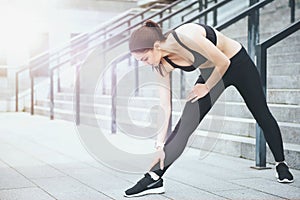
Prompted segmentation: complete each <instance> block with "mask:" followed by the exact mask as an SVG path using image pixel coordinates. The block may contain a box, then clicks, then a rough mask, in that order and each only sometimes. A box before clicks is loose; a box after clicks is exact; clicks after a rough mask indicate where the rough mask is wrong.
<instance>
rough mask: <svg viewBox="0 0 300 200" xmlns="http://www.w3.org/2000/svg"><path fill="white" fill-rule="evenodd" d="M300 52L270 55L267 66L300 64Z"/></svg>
mask: <svg viewBox="0 0 300 200" xmlns="http://www.w3.org/2000/svg"><path fill="white" fill-rule="evenodd" d="M299 52H300V51H298V52H293V53H285V54H284V53H281V54H270V55H268V57H267V64H285V63H299V62H300V56H299Z"/></svg>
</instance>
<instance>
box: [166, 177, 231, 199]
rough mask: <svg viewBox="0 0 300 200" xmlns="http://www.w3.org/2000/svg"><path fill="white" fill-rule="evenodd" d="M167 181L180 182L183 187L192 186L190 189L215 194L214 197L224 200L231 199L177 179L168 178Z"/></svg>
mask: <svg viewBox="0 0 300 200" xmlns="http://www.w3.org/2000/svg"><path fill="white" fill-rule="evenodd" d="M166 179H170V180H173V181H175V182H178V183H181V184H183V185H186V186H190V187H192V188H195V189H197V190H200V191H204V192H207V193H209V194H213V195H216V196H219V197H222V198H224V199H229V198H227V197H224V196H221V195H219V194H215V193H213V192H211V191H209V190H205V189H203V188H199V187H197V186H194V185H191V184H188V183H185V182H182V181H180V180H178V179H175V178H170V177H166Z"/></svg>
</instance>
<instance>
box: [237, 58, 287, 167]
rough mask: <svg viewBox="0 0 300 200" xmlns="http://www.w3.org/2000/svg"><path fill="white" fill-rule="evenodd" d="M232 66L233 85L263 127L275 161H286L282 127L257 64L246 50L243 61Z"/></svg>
mask: <svg viewBox="0 0 300 200" xmlns="http://www.w3.org/2000/svg"><path fill="white" fill-rule="evenodd" d="M232 68H233V70H234V71H235V74H234V76H235V77H234V83H233V85H234V86H235V87H236V88H237V90H238V91H239V93H240V94H241V96H242V97H243V99H244V101H245V103H246V105H247V107H248V108H249V110H250V112H251V113H252V115H253V117H254V118H255V120H256V121H257V123H258V124H259V126H260V127H261V128H262V130H263V132H264V136H265V139H266V141H267V143H268V145H269V147H270V149H271V152H272V153H273V156H274V158H275V161H276V162H280V161H284V152H283V144H282V137H281V133H280V129H279V127H278V124H277V122H276V120H275V118H274V117H273V115H272V114H271V112H270V110H269V108H268V105H267V102H266V98H265V95H264V93H263V90H262V84H261V81H260V76H259V73H258V71H257V68H256V66H255V65H254V63H253V62H252V60H251V59H250V57H249V56H248V55H247V54H246V52H245V54H244V56H243V61H242V63H241V64H238V63H237V64H236V65H235V66H233V67H232Z"/></svg>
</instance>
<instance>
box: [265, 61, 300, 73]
mask: <svg viewBox="0 0 300 200" xmlns="http://www.w3.org/2000/svg"><path fill="white" fill-rule="evenodd" d="M295 74H300V62H298V63H296V62H295V63H286V64H278V63H277V64H271V65H268V67H267V75H268V76H272V75H281V76H289V75H295Z"/></svg>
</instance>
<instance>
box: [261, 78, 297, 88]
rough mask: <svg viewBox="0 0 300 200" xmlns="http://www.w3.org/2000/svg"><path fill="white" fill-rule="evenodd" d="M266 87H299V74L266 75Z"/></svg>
mask: <svg viewBox="0 0 300 200" xmlns="http://www.w3.org/2000/svg"><path fill="white" fill-rule="evenodd" d="M267 88H270V89H299V88H300V75H298V74H297V75H292V76H286V75H274V76H270V77H268V80H267Z"/></svg>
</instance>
